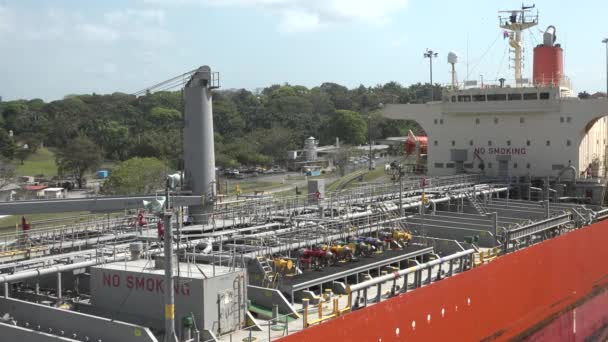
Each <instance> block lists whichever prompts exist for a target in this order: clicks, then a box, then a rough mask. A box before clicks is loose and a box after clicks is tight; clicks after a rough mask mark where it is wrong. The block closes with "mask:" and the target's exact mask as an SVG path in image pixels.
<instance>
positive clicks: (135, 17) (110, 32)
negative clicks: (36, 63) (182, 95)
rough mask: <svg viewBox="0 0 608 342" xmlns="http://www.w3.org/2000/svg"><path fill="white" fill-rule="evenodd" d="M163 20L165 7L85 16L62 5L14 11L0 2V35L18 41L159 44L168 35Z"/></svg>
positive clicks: (168, 38) (164, 40) (169, 35)
mask: <svg viewBox="0 0 608 342" xmlns="http://www.w3.org/2000/svg"><path fill="white" fill-rule="evenodd" d="M164 21H165V13H164V11H162V10H155V9H141V10H135V9H124V10H121V11H114V12H108V13H105V14H103V15H100V16H95V17H88V16H85V15H83V14H81V13H79V12H72V11H66V10H61V9H48V10H42V11H38V12H35V11H34V12H32V11H22V12H17V11H14V10H10V9H7V8H5V7H1V6H0V35H2V34H3V33H5V34H4V35H5V36H6V38H7V39H12V40H17V41H18V40H36V41H49V42H57V41H66V42H68V41H69V42H71V43H99V44H107V43H114V42H117V41H120V40H125V41H131V42H140V43H142V44H148V43H150V42H154V43H156V44H158V43H164V42H167V41H169V40H170V38H171V34H170V33H169V31H167V30H166V29H165V28H163V23H164ZM8 32H11V33H12V34H11V35H8V34H6V33H8Z"/></svg>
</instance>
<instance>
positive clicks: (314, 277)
mask: <svg viewBox="0 0 608 342" xmlns="http://www.w3.org/2000/svg"><path fill="white" fill-rule="evenodd" d="M433 252H434V250H433V247H423V246H418V245H410V246H406V247H404V248H403V249H399V250H386V251H385V252H383V253H381V254H374V255H373V256H371V257H360V258H358V259H357V261H354V262H348V263H338V264H336V265H334V266H329V267H324V268H322V269H321V270H318V271H316V270H306V271H305V272H304V273H303V274H300V275H297V276H293V277H284V278H282V281H281V284H280V286H279V289H280V290H281V291H282V292H285V293H288V294H290V295H291V298H292V301H293V296H294V293H295V292H297V291H301V290H306V289H309V288H311V287H316V286H322V285H323V284H326V283H331V282H333V281H336V280H343V281H344V282H345V283H346V279H347V278H348V277H349V276H357V275H358V274H360V273H368V272H370V271H372V270H376V271H377V273H380V272H379V270H380V269H381V268H382V267H385V266H389V265H400V263H401V262H403V261H405V260H407V259H415V258H416V257H422V256H424V255H427V254H431V253H433Z"/></svg>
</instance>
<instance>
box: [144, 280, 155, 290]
mask: <svg viewBox="0 0 608 342" xmlns="http://www.w3.org/2000/svg"><path fill="white" fill-rule="evenodd" d="M146 290H148V291H149V292H153V291H154V279H152V278H150V279H148V280H146Z"/></svg>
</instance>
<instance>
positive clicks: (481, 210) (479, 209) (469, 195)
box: [465, 191, 487, 215]
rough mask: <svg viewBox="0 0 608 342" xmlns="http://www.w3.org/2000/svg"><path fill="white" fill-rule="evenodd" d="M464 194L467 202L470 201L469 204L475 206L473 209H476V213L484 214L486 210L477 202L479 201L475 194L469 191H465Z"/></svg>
mask: <svg viewBox="0 0 608 342" xmlns="http://www.w3.org/2000/svg"><path fill="white" fill-rule="evenodd" d="M465 196H466V197H467V199H468V200H469V203H471V205H472V206H473V208H475V211H477V213H478V214H479V215H486V214H487V212H486V210H485V209H484V208H483V207H482V206H481V204H479V202H478V201H477V196H476V195H475V194H474V193H473V194H472V193H470V192H468V191H467V192H466V193H465Z"/></svg>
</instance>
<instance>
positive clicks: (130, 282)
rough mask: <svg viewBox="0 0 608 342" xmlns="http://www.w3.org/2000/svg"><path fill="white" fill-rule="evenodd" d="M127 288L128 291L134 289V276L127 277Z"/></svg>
mask: <svg viewBox="0 0 608 342" xmlns="http://www.w3.org/2000/svg"><path fill="white" fill-rule="evenodd" d="M127 288H128V289H132V288H133V276H132V275H130V276H128V277H127Z"/></svg>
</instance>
